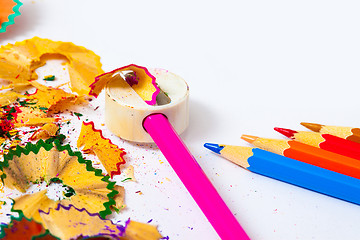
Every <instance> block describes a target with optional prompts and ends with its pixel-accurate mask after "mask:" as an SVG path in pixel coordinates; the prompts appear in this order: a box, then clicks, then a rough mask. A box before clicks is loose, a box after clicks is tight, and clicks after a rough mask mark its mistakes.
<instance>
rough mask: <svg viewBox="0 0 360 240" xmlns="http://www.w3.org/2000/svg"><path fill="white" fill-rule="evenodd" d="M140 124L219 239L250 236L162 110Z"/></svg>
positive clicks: (233, 239) (235, 239) (238, 238)
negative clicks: (161, 112)
mask: <svg viewBox="0 0 360 240" xmlns="http://www.w3.org/2000/svg"><path fill="white" fill-rule="evenodd" d="M143 126H144V128H145V129H146V131H147V132H148V133H149V134H150V136H151V137H152V139H153V140H154V142H155V143H156V144H157V146H158V147H159V149H160V150H161V152H162V153H163V154H164V156H165V157H166V159H167V160H168V161H169V163H170V165H171V167H172V168H173V169H174V170H175V172H176V174H177V175H178V176H179V178H180V179H181V181H182V182H183V184H184V185H185V187H186V188H187V190H188V191H189V193H190V194H191V196H192V197H193V198H194V200H195V202H196V203H197V204H198V206H199V207H200V209H201V210H202V212H203V213H204V214H205V216H206V217H207V219H208V220H209V222H210V223H211V225H212V226H213V227H214V229H215V231H216V232H217V233H218V235H219V236H220V238H221V239H222V240H242V239H244V240H246V239H250V238H249V237H248V236H247V234H246V233H245V231H244V230H243V229H242V227H241V226H240V224H239V222H238V221H237V220H236V218H235V217H234V215H233V214H232V213H231V211H230V209H229V208H228V207H227V206H226V204H225V202H224V201H223V200H222V198H221V197H220V195H219V194H218V192H217V191H216V189H215V188H214V186H213V185H212V184H211V182H210V180H209V179H208V178H207V176H206V175H205V173H204V171H203V170H202V169H201V167H200V166H199V164H198V163H197V162H196V160H195V158H194V157H193V156H192V154H191V153H190V151H189V150H188V149H187V147H186V146H185V144H184V142H183V141H182V140H181V138H180V137H179V135H178V134H177V133H176V132H175V130H174V128H173V127H172V126H171V124H170V122H169V121H168V119H167V118H166V117H165V116H164V115H163V114H152V115H149V116H148V117H146V118H145V120H144V122H143Z"/></svg>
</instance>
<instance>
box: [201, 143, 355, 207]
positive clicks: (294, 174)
mask: <svg viewBox="0 0 360 240" xmlns="http://www.w3.org/2000/svg"><path fill="white" fill-rule="evenodd" d="M204 147H206V148H208V149H210V150H212V151H213V152H215V153H218V154H220V155H221V156H222V157H224V158H226V159H228V160H230V161H231V162H233V163H235V164H237V165H239V166H241V167H243V168H245V169H247V170H249V171H251V172H255V173H258V174H261V175H264V176H267V177H270V178H274V179H277V180H280V181H283V182H287V183H290V184H293V185H296V186H299V187H303V188H306V189H309V190H312V191H315V192H319V193H322V194H325V195H328V196H331V197H335V198H338V199H342V200H345V201H348V202H352V203H355V204H358V205H360V179H357V178H353V177H349V176H346V175H343V174H340V173H337V172H333V171H330V170H327V169H323V168H320V167H317V166H314V165H310V164H307V163H304V162H300V161H297V160H294V159H291V158H287V157H284V156H281V155H278V154H275V153H271V152H267V151H265V150H261V149H259V148H251V147H242V146H230V145H218V144H212V143H206V144H205V145H204Z"/></svg>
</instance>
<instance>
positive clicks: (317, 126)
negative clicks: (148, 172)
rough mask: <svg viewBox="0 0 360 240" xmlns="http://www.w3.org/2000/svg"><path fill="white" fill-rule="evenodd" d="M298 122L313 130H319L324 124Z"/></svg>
mask: <svg viewBox="0 0 360 240" xmlns="http://www.w3.org/2000/svg"><path fill="white" fill-rule="evenodd" d="M300 124H301V125H303V126H304V127H306V128H307V129H310V130H311V131H314V132H320V130H321V128H322V127H323V126H324V125H321V124H317V123H306V122H302V123H300Z"/></svg>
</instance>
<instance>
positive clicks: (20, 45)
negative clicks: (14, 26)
mask: <svg viewBox="0 0 360 240" xmlns="http://www.w3.org/2000/svg"><path fill="white" fill-rule="evenodd" d="M45 55H51V56H59V55H60V56H62V57H65V58H66V59H67V61H68V70H69V76H70V82H71V86H70V88H71V90H72V91H73V92H76V93H78V94H79V95H80V96H81V95H86V94H88V93H89V91H90V87H89V86H90V84H91V83H92V82H93V79H94V78H95V76H97V75H99V74H101V73H103V70H102V69H101V63H100V57H99V56H97V55H96V54H95V53H94V52H92V51H91V50H88V49H86V48H84V47H81V46H77V45H75V44H73V43H71V42H61V41H52V40H50V39H43V38H39V37H34V38H32V39H27V40H24V41H22V42H16V43H15V44H7V45H4V46H1V48H0V79H4V80H8V81H10V82H11V86H12V87H14V88H17V87H21V86H27V85H30V83H31V80H36V79H37V78H38V75H37V74H36V72H35V70H36V69H37V68H39V67H41V66H43V65H45V63H46V59H45V58H43V56H45Z"/></svg>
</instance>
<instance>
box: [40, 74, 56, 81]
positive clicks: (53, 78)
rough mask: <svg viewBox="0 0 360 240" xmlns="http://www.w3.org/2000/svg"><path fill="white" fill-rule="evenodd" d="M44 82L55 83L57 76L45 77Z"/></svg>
mask: <svg viewBox="0 0 360 240" xmlns="http://www.w3.org/2000/svg"><path fill="white" fill-rule="evenodd" d="M43 80H45V81H54V80H55V75H48V76H45V77H44V79H43Z"/></svg>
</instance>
